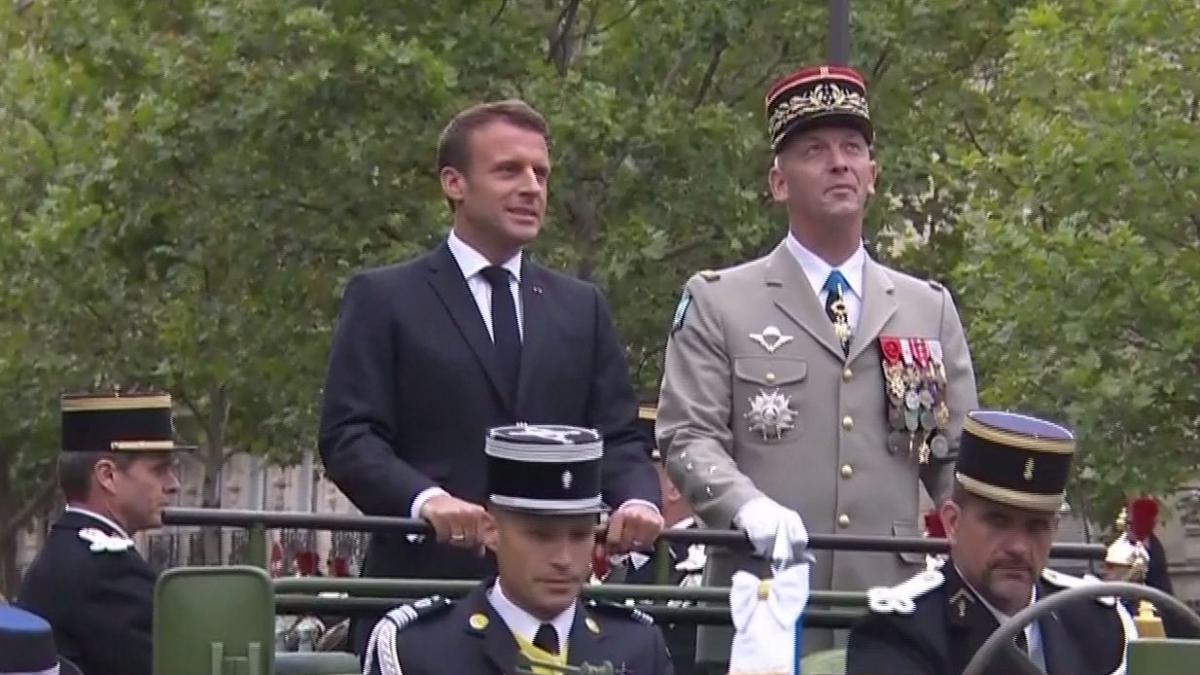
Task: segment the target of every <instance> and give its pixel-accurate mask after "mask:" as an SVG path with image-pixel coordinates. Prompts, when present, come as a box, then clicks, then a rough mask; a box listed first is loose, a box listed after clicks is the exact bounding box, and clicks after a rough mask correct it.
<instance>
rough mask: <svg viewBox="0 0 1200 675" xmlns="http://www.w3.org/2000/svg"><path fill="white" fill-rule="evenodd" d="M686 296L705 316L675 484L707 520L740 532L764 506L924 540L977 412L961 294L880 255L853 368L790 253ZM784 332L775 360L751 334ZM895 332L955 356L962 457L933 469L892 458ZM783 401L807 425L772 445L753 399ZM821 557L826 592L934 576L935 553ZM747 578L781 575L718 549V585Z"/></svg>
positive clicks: (669, 387) (670, 389) (950, 368)
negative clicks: (923, 515) (890, 365)
mask: <svg viewBox="0 0 1200 675" xmlns="http://www.w3.org/2000/svg"><path fill="white" fill-rule="evenodd" d="M686 293H687V294H690V297H691V300H690V303H689V302H688V299H687V298H688V296H687V295H685V296H684V301H682V302H681V303H680V308H679V311H677V313H676V321H675V325H673V326H672V332H671V335H670V337H669V339H668V343H667V353H666V366H665V372H664V376H663V383H662V392H661V396H660V399H659V409H658V420H657V436H658V443H659V447H660V448H661V449H662V450H663V451H664V452H665V453H666V457H667V470H668V472H669V473H670V476H671V478H672V480H673V481H674V482H675V484H676V485H677V486H678V487H679V489H680V490H681V491H682V492H683V494H684V495H685V497H686V498H687V499H688V500H689V501H690V502H691V504H692V506H693V508H694V509H695V510H696V513H697V515H698V516H699V518H700V519H701V520H702V521H703V522H704V523H705V524H706V525H707V526H709V527H713V528H729V527H731V526H732V521H733V517H734V515H735V514H736V513H737V511H738V509H739V508H741V507H742V505H744V504H745V503H746V502H748V501H750V500H751V499H754V498H756V497H759V496H763V495H765V496H768V497H770V498H772V499H774V500H776V501H777V502H779V503H780V504H782V505H784V506H785V507H788V508H791V509H795V510H796V511H797V512H798V513H799V514H800V515H801V517H802V518H803V519H804V522H805V524H806V526H807V527H808V531H809V533H811V534H817V533H821V534H830V533H837V534H859V535H884V536H890V535H900V536H910V537H911V536H920V533H921V529H920V527H919V522H920V518H919V514H918V508H919V499H920V497H919V495H920V492H921V486H920V484H921V483H922V482H923V483H924V485H925V487H926V488H927V490H928V493H929V495H931V496H934V497H942V496H945V495H947V493H948V489H949V486H950V481H951V479H952V473H951V471H952V462H951V461H947V460H946V458H950V459H952V458H953V456H954V455H955V454H956V452H957V447H958V441H959V438H960V435H961V431H962V423H963V418H964V415H965V414H966V412H967V410H969V409H972V408H975V407H976V406H977V398H976V390H975V376H974V373H973V372H972V367H971V357H970V354H969V352H968V349H967V343H966V339H965V337H964V335H963V329H962V325H961V323H960V321H959V316H958V311H957V309H956V308H955V306H954V302H953V300H952V298H951V296H950V293H949V292H948V291H947V290H946V289H944V288H943V287H942V286H941V285H939V284H937V283H935V282H931V281H923V280H918V279H915V278H912V277H910V276H907V275H905V274H902V273H900V272H897V271H895V270H892V269H889V268H887V267H884V266H882V265H880V264H878V263H876V262H874V261H872V260H870V259H869V258H868V259H867V260H866V262H865V266H864V269H863V306H862V312H861V315H860V318H859V321H858V326H857V327H856V328H855V329H854V333H853V337H852V339H851V343H850V350H849V355H848V356H846V355H844V354H843V352H842V348H841V344H840V343H839V342H838V339H837V337H836V335H835V333H834V329H833V325H832V323H831V322H830V320H829V318H828V317H827V316H826V314H825V311H824V307H823V306H822V305H821V303H820V301H819V300H818V298H817V295H816V294H815V293H814V292H813V288H812V286H811V284H810V283H809V281H808V279H807V278H806V277H805V276H804V271H803V269H802V268H801V266H800V264H799V262H797V261H796V259H795V258H794V257H793V256H792V254H791V252H790V251H789V250H788V249H787V247H786V246H785V245H784V244H780V245H779V247H777V248H776V249H775V250H774V251H773V252H772V253H771V254H769V255H768V256H766V257H765V258H762V259H759V260H755V261H752V262H749V263H746V264H743V265H740V266H738V267H734V268H731V269H726V270H722V271H720V272H716V273H714V272H706V273H702V274H697V275H695V276H693V277H692V278H691V279H690V280H689V281H688V283H687V287H686ZM681 314H682V316H681ZM771 326H774V327H775V328H776V329H777V330H778V333H779V335H778V336H775V339H768V340H766V341H767V344H769V345H773V346H774V351H770V350H768V349H767V348H766V347H764V346H763V344H761V341H759V340H756V339H752V337H751V334H758V335H759V336H760V337H762V336H763V335H764V333H766V332H770V331H769V327H771ZM772 335H773V332H772ZM881 335H884V336H891V337H896V336H898V337H903V338H914V337H917V338H925V339H926V340H928V341H932V340H936V341H937V342H938V343H939V344H940V347H941V351H942V360H943V365H944V371H945V379H946V382H947V387H946V393H945V396H944V398H943V400H944V401H945V403H946V404H947V407H948V408H949V415H948V422H947V423H946V424H945V426H944V429H943V432H944V433H943V435H944V437H945V438H946V439H947V441H948V444H947V446H948V447H947V452H946V453H944V457H943V458H937V457H934V458H933V459H932V460H931V461H930V462H929V463H928V464H926V465H924V466H922V465H919V464H918V460H917V458H916V457H914V456H911V455H910V454H909V453H908V452H907V451H903V452H890V451H889V444H888V436H889V433H891V432H892V431H893V429H892V427H890V426H889V420H888V414H887V404H888V396H887V391H886V389H885V379H884V375H883V371H882V368H881V355H880V346H879V337H880V336H881ZM789 337H790V339H787V338H789ZM775 390H778V391H779V392H780V393H781V394H783V395H785V396H787V397H788V398H789V400H790V407H791V408H792V409H794V410H795V411H796V415H795V419H794V421H793V424H794V428H790V429H786V430H783V431H782V433H781V435H780V437H779V438H774V437H772V438H766V439H764V437H763V434H762V430H761V429H759V430H751V428H750V426H751V422H752V421H753V418H752V415H751V407H752V401H753V400H754V399H755V398H756V397H758V398H759V402H760V403H761V402H762V399H761V395H763V394H766V393H770V392H774V391H775ZM939 459H941V461H939ZM918 479H920V480H918ZM813 553H814V554H815V556H816V564H815V565H814V568H813V570H812V576H811V579H812V588H813V589H834V590H856V591H857V590H865V589H866V588H868V587H870V586H879V585H888V584H897V583H900V582H901V581H903V580H904V579H906V578H908V577H909V576H912V574H914V573H915V572H916V571H919V569H920V566H921V565H922V564H923V563H924V556H923V555H922V554H896V553H868V552H837V553H835V552H830V551H813ZM737 569H747V570H750V571H752V572H755V573H757V574H760V575H761V574H765V573H766V566H765V564H763V563H761V562H758V561H755V560H753V559H751V558H750V557H749V555H748V554H744V553H743V554H731V553H730V552H729V551H728V550H722V549H720V548H713V549H712V550H711V551H710V557H709V564H708V569H707V572H706V577H705V582H706V583H707V584H714V585H728V584H729V581H730V577H731V575H732V573H733V572H734V571H735V570H737Z"/></svg>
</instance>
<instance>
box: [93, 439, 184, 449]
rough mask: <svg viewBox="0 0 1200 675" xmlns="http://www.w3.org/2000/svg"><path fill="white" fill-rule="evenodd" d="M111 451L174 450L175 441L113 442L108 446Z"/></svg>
mask: <svg viewBox="0 0 1200 675" xmlns="http://www.w3.org/2000/svg"><path fill="white" fill-rule="evenodd" d="M109 445H110V447H112V449H113V450H146V451H157V450H174V449H175V448H176V445H175V441H113V442H112V443H110V444H109Z"/></svg>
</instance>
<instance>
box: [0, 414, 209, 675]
mask: <svg viewBox="0 0 1200 675" xmlns="http://www.w3.org/2000/svg"><path fill="white" fill-rule="evenodd" d="M173 432H174V429H173V425H172V419H171V397H170V396H169V395H167V394H151V395H139V394H133V395H129V394H127V395H120V396H117V395H109V394H102V395H94V396H93V395H78V396H66V397H64V398H63V400H62V451H63V453H64V454H65V453H76V452H78V453H113V454H117V453H140V454H139V458H141V457H143V456H145V457H147V458H148V457H149V455H148V454H147V453H164V452H170V451H174V450H185V449H189V448H185V447H183V446H178V445H176V444H175V443H174V441H173ZM134 461H136V460H134ZM131 468H132V467H131ZM135 470H136V469H135ZM170 480H171V481H174V477H173V476H172V477H171V478H170ZM122 485H123V486H126V487H122V488H119V489H121V490H134V491H138V490H142V491H145V490H147V489H148V486H147V487H140V486H133V487H130V486H132V485H133V484H132V483H131V482H130V481H128V480H126V481H122ZM177 486H178V483H174V487H177ZM171 489H172V490H173V489H174V488H171ZM123 497H124V499H126V500H130V501H134V502H136V503H138V504H141V505H149V504H153V503H155V501H156V500H158V499H160V497H161V495H158V494H153V495H151V494H141V493H140V492H139V493H138V494H124V495H123ZM67 501H68V506H67V509H66V512H65V513H63V515H62V516H61V517H60V518H59V519H58V520H57V521H55V522H54V524H53V525H51V527H50V532H49V535H48V537H47V539H46V544H45V546H44V548H42V550H41V551H40V552H39V553H38V555H37V557H36V558H35V559H34V561H33V563H32V564H31V565H30V567H29V569H28V570H26V572H25V576H24V578H23V579H22V581H21V586H20V589H19V590H18V592H17V600H16V603H15V604H16V605H18V606H20V607H22V608H23V609H26V610H28V611H30V612H33V613H34V614H37V615H38V616H41V617H42V618H44V619H45V620H46V621H48V622H49V623H50V625H51V626H52V627H53V628H54V641H55V643H56V644H57V646H58V650H59V653H61V654H62V655H63V656H64V657H66V658H68V659H70V660H71V661H73V662H74V663H76V664H77V665H78V666H79V668H80V670H81V671H83V672H84V673H85V674H86V675H150V673H151V670H152V667H151V658H152V641H151V626H152V612H153V605H154V600H153V597H154V584H155V582H156V581H157V578H158V574H157V572H155V571H154V570H153V569H151V568H150V566H149V565H148V564H147V563H146V561H145V560H144V559H143V558H142V556H141V555H139V554H138V552H137V549H135V548H134V545H133V540H132V539H131V538H130V535H131V534H132V532H127V531H126V529H125V527H123V526H122V525H120V524H118V523H117V522H116V521H115V520H114V519H113V518H112V517H109V516H106V515H102V514H100V513H98V512H97V511H98V510H100V509H91V508H87V507H86V506H83V505H81V504H80V503H79V502H76V501H74V500H72V499H71V496H70V495H68V499H67ZM145 509H146V510H154V509H152V507H150V506H145ZM157 510H158V513H159V514H160V513H161V508H158V509H157ZM151 517H158V515H154V514H152V515H151Z"/></svg>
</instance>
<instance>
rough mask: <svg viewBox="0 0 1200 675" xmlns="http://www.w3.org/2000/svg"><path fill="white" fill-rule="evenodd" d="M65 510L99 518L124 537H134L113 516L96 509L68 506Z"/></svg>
mask: <svg viewBox="0 0 1200 675" xmlns="http://www.w3.org/2000/svg"><path fill="white" fill-rule="evenodd" d="M64 510H65V511H68V512H70V513H81V514H83V515H85V516H87V517H89V518H95V519H96V520H98V521H100V522H102V523H104V524H105V525H107V526H109V527H111V528H112V529H114V530H116V531H117V534H119V535H121V536H122V537H124V538H126V539H132V537H130V536H129V533H128V532H126V531H125V528H123V527H121V526H120V525H118V524H117V521H115V520H113V519H112V518H109V517H108V516H102V515H100V514H99V513H96V512H95V511H92V510H91V509H85V508H83V507H82V506H67V508H66V509H64Z"/></svg>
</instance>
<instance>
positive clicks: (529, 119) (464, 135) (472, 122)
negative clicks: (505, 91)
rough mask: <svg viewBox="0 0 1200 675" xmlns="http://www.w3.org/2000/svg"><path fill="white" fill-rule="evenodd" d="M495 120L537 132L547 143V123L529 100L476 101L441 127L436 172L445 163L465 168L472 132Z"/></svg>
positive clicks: (439, 170) (461, 168) (456, 167)
mask: <svg viewBox="0 0 1200 675" xmlns="http://www.w3.org/2000/svg"><path fill="white" fill-rule="evenodd" d="M497 120H502V121H504V122H508V123H509V124H512V125H513V126H516V127H520V128H522V129H528V130H529V131H534V132H537V133H539V134H541V135H542V138H545V139H546V143H547V145H549V143H550V125H548V124H546V118H544V117H542V114H541V113H539V112H538V111H537V110H534V108H533V106H531V105H529V104H528V103H526V102H524V101H522V100H520V99H515V98H511V99H506V100H503V101H491V102H488V103H479V104H476V105H473V106H471V107H469V108H467V109H465V110H462V111H460V112H459V113H458V114H457V115H455V116H454V118H453V119H451V120H450V123H449V124H447V125H446V128H445V129H442V135H441V136H440V137H439V138H438V145H437V171H438V173H441V171H442V169H444V168H446V167H448V166H449V167H454V168H455V169H458V170H459V171H464V172H465V171H466V170H467V165H468V164H469V163H470V161H471V132H473V131H475V130H476V129H479V128H480V127H483V126H485V125H487V124H490V123H492V122H495V121H497Z"/></svg>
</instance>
